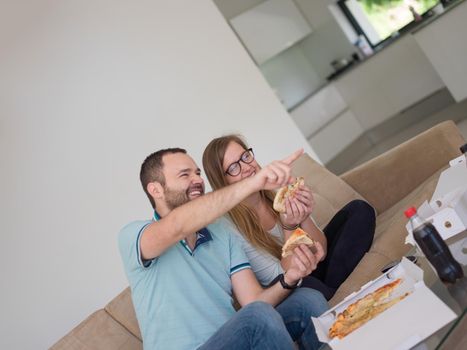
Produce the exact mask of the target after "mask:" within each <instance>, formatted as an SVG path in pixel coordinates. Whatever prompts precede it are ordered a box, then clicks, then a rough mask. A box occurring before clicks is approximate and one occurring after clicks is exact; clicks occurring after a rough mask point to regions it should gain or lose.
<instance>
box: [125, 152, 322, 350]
mask: <svg viewBox="0 0 467 350" xmlns="http://www.w3.org/2000/svg"><path fill="white" fill-rule="evenodd" d="M301 153H302V151H301V150H300V151H297V152H295V153H293V154H292V155H290V156H289V157H287V158H285V159H284V160H282V161H275V162H272V163H271V164H269V165H268V166H266V167H265V168H263V169H261V170H260V171H259V172H258V173H256V174H254V175H253V176H251V177H248V178H246V179H245V180H243V181H241V182H239V183H236V184H233V185H231V186H229V187H226V188H224V189H221V190H219V191H215V192H212V193H209V194H207V195H204V182H203V180H202V178H201V177H200V169H199V168H198V167H197V165H196V164H195V162H194V161H193V159H192V158H191V157H189V156H188V155H187V154H186V151H185V150H183V149H179V148H172V149H165V150H160V151H158V152H155V153H153V154H151V155H150V156H148V157H147V158H146V160H145V161H144V163H143V164H142V166H141V173H140V179H141V183H142V185H143V188H144V190H145V192H146V194H147V196H148V198H149V200H150V202H151V204H152V206H153V208H154V209H155V211H154V219H153V220H150V221H137V222H133V223H130V224H129V225H127V226H126V227H124V228H123V229H122V231H121V232H120V236H119V246H120V253H121V255H122V259H123V262H124V266H125V272H126V274H127V277H128V279H129V281H130V286H131V290H132V298H133V303H134V306H135V310H136V315H137V318H138V322H139V325H140V328H141V333H142V337H143V345H144V348H145V349H164V350H165V349H177V350H184V349H234V348H235V349H290V348H293V341H297V342H298V343H299V345H300V347H301V348H304V349H308V348H316V347H318V346H319V342H318V340H317V337H316V334H315V331H314V328H313V325H312V323H311V322H310V317H311V316H318V315H320V314H321V313H322V312H324V311H325V310H326V309H327V303H326V301H325V299H324V297H323V296H322V295H321V294H320V293H319V292H317V291H314V290H312V289H307V288H301V289H297V290H296V291H294V293H292V294H290V293H291V290H292V289H294V288H296V287H297V286H298V285H299V282H300V280H301V278H302V277H304V276H307V275H309V274H310V273H311V271H313V270H314V269H315V268H316V264H317V262H318V261H319V260H320V258H321V256H322V254H323V252H322V251H318V252H316V253H315V254H313V253H312V252H311V251H310V249H309V248H307V247H306V246H300V247H298V248H296V249H295V251H294V258H293V261H294V262H293V264H292V266H291V268H290V269H289V270H288V271H287V272H286V273H285V274H284V275H283V276H282V278H280V281H279V282H277V283H276V284H274V285H272V286H271V287H269V288H267V289H263V288H262V287H261V286H260V285H259V283H258V281H257V280H256V278H255V276H254V274H253V272H252V270H251V268H250V265H249V262H248V260H247V258H246V257H245V254H244V252H243V251H242V249H241V245H240V244H239V242H237V241H236V239H235V237H234V236H233V235H232V234H231V233H230V232H229V229H228V226H227V225H225V224H223V223H222V221H217V222H215V223H213V224H211V223H212V222H213V221H214V220H215V219H217V218H218V217H220V216H221V215H223V214H225V213H226V212H227V211H228V210H229V209H231V208H232V207H233V206H235V205H237V204H238V203H240V202H241V201H242V200H243V199H245V198H246V197H247V196H248V195H250V194H251V193H253V192H255V191H258V190H260V189H276V188H279V187H281V186H284V185H286V184H288V183H290V182H291V181H292V178H291V176H290V164H291V163H292V162H293V161H294V160H295V159H296V158H298V157H299V156H300V154H301ZM207 225H209V226H207ZM206 226H207V227H206ZM232 291H233V293H234V294H235V297H236V298H237V300H238V302H239V303H240V305H241V306H242V308H241V309H240V311H238V312H237V313H236V312H235V309H234V308H233V306H232ZM289 294H290V296H289V297H288V298H287V299H285V298H286V297H287V296H288V295H289ZM284 299H285V300H284ZM283 300H284V301H283ZM275 305H277V307H276V308H275V309H274V307H273V306H275Z"/></svg>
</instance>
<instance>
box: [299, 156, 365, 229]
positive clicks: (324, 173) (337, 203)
mask: <svg viewBox="0 0 467 350" xmlns="http://www.w3.org/2000/svg"><path fill="white" fill-rule="evenodd" d="M292 173H293V175H294V176H303V178H304V179H305V183H306V184H307V185H308V186H309V187H310V188H311V191H312V192H313V198H314V200H315V207H314V210H313V213H312V216H313V218H314V219H315V221H316V224H317V225H318V226H319V227H320V228H323V227H324V226H325V225H326V224H327V223H328V222H329V221H330V220H331V218H332V217H333V216H334V214H336V212H337V211H338V210H339V209H341V208H342V207H343V206H344V205H345V204H347V203H348V202H350V201H352V200H354V199H363V200H365V198H363V197H362V196H361V195H360V194H359V193H358V192H356V191H355V190H354V189H353V188H352V187H350V186H349V185H347V184H346V183H345V182H344V181H343V180H342V179H341V178H340V177H338V176H337V175H335V174H333V173H332V172H330V171H329V170H328V169H326V168H325V167H323V166H322V165H321V164H319V163H318V162H316V161H315V160H313V159H312V158H311V157H310V156H309V155H308V154H306V153H305V154H303V155H302V156H301V157H300V158H299V159H297V160H296V161H295V162H294V163H293V165H292ZM370 204H371V203H370Z"/></svg>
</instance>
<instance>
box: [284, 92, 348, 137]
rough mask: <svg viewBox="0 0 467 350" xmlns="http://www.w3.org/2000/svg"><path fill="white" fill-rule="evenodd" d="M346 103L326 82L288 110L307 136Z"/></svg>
mask: <svg viewBox="0 0 467 350" xmlns="http://www.w3.org/2000/svg"><path fill="white" fill-rule="evenodd" d="M346 108H347V105H346V103H345V101H344V99H343V98H342V96H341V95H340V93H339V91H338V90H337V89H336V88H335V86H334V85H333V84H328V85H326V86H325V87H323V88H322V89H321V90H319V91H318V92H316V93H315V94H313V95H312V96H311V97H309V98H308V99H307V100H306V101H304V102H303V103H301V104H300V105H299V106H298V107H297V108H295V109H293V110H292V111H291V112H290V115H291V116H292V119H293V120H294V121H295V123H296V124H297V126H298V128H299V129H300V130H301V132H302V133H303V135H304V136H305V137H307V138H309V137H311V136H312V135H313V134H315V133H316V132H317V131H318V130H319V129H321V128H323V127H324V126H325V125H326V124H328V123H330V122H331V121H332V120H333V119H335V118H336V117H337V116H338V115H339V114H341V113H342V112H343V111H344V110H345V109H346Z"/></svg>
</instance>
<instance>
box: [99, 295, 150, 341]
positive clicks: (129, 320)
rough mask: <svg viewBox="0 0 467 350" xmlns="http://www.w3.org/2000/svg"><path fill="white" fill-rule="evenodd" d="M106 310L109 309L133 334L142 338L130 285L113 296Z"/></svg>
mask: <svg viewBox="0 0 467 350" xmlns="http://www.w3.org/2000/svg"><path fill="white" fill-rule="evenodd" d="M105 311H107V312H108V313H109V314H110V315H111V316H112V317H113V318H114V319H115V320H117V321H118V322H119V323H120V324H121V325H122V326H123V327H125V328H126V329H127V330H128V331H129V332H130V333H131V334H133V335H134V336H135V337H137V338H138V339H140V340H141V339H142V338H141V332H140V330H139V325H138V320H137V319H136V313H135V309H134V307H133V301H132V300H131V290H130V287H127V288H126V289H125V290H123V291H122V292H121V293H120V294H119V295H117V296H116V297H115V298H113V299H112V300H111V301H110V303H108V304H107V305H106V307H105Z"/></svg>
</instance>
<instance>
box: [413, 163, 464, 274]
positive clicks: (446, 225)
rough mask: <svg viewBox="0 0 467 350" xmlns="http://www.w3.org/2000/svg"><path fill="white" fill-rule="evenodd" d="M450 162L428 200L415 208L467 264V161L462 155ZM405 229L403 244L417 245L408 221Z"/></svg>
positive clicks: (462, 261)
mask: <svg viewBox="0 0 467 350" xmlns="http://www.w3.org/2000/svg"><path fill="white" fill-rule="evenodd" d="M449 164H450V167H449V168H448V169H446V170H444V171H443V172H442V173H441V175H440V177H439V180H438V183H437V185H436V189H435V192H434V193H433V196H432V198H431V200H430V201H429V202H428V201H425V202H424V203H422V205H421V206H420V207H419V208H418V210H417V211H418V214H419V215H420V217H422V218H424V219H425V220H427V221H429V222H431V223H432V224H433V225H434V226H435V227H436V229H437V230H438V232H439V234H440V235H441V237H443V239H444V240H445V241H446V243H447V244H448V246H449V248H450V250H451V252H452V254H453V255H454V258H455V259H456V260H457V261H459V262H460V263H461V264H463V265H467V254H466V249H465V248H467V160H466V157H465V155H462V156H460V157H457V158H455V159H453V160H451V161H450V163H449ZM406 229H407V232H408V235H407V237H406V240H405V243H409V244H411V245H414V246H417V243H416V242H415V239H414V238H413V234H412V227H411V226H410V223H409V222H408V223H407V225H406ZM418 249H419V250H420V248H418Z"/></svg>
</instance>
